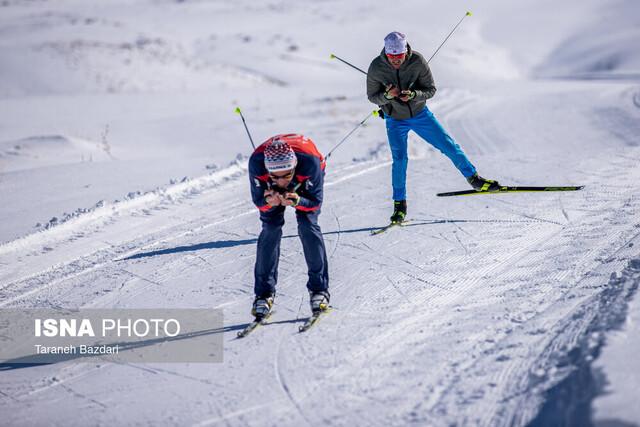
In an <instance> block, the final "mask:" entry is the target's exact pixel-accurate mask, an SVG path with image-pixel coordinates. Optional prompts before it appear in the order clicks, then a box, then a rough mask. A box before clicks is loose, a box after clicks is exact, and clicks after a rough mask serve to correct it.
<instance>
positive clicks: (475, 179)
mask: <svg viewBox="0 0 640 427" xmlns="http://www.w3.org/2000/svg"><path fill="white" fill-rule="evenodd" d="M467 182H468V183H469V184H471V186H472V187H473V189H474V190H476V191H489V192H493V191H499V190H500V187H501V186H500V184H499V183H498V181H494V180H491V179H485V178H483V177H481V176H480V175H478V174H477V173H475V174H473V175H472V176H470V177H469V178H467Z"/></svg>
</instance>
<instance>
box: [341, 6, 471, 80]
mask: <svg viewBox="0 0 640 427" xmlns="http://www.w3.org/2000/svg"><path fill="white" fill-rule="evenodd" d="M467 16H471V12H467V13H465V14H464V16H463V17H462V19H460V21H458V23H457V24H456V25H455V27H453V30H451V32H449V34H448V35H447V37H445V39H444V40H443V41H442V43H440V46H438V48H437V49H436V51H435V52H433V55H431V57H430V58H429V60H428V61H427V64H428V63H429V62H431V60H432V59H433V57H434V56H436V54H437V53H438V51H439V50H440V49H441V48H442V46H444V44H445V43H446V42H447V40H449V37H451V36H452V35H453V33H454V32H455V31H456V30H457V29H458V27H459V26H460V24H462V21H463V20H464V18H466V17H467ZM330 57H331V59H334V58H335V59H337V60H338V61H340V62H342V63H344V64H347V65H348V66H350V67H351V68H354V69H356V70H358V71H360V72H361V73H363V74H365V75H366V74H367V73H366V71H363V70H361V69H360V68H358V67H356V66H355V65H353V64H350V63H349V62H347V61H345V60H344V59H342V58H340V57H338V56H336V55H334V54H333V53H332V54H331V56H330Z"/></svg>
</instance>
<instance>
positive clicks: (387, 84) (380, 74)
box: [367, 31, 500, 223]
mask: <svg viewBox="0 0 640 427" xmlns="http://www.w3.org/2000/svg"><path fill="white" fill-rule="evenodd" d="M435 93H436V87H435V83H434V81H433V76H432V75H431V70H430V69H429V65H428V64H427V61H426V60H425V59H424V57H423V56H422V55H421V54H420V53H418V52H416V51H414V50H412V49H411V46H409V44H408V43H407V40H406V37H405V36H404V34H402V33H399V32H397V31H394V32H392V33H390V34H388V35H387V36H386V37H385V39H384V49H382V52H381V53H380V55H379V56H377V57H376V58H374V60H373V61H372V62H371V65H370V66H369V71H368V72H367V97H368V98H369V101H371V102H373V103H374V104H376V105H378V106H379V107H380V108H381V109H382V111H383V112H384V115H385V119H386V126H387V137H388V138H389V146H390V148H391V154H392V158H393V165H392V187H393V200H394V212H393V215H392V216H391V222H392V223H401V222H402V221H404V219H405V217H406V214H407V194H406V178H407V161H408V156H407V136H408V134H409V131H410V130H413V131H414V132H415V133H417V134H418V135H419V136H420V137H421V138H423V139H425V140H426V141H427V142H429V143H430V144H431V145H433V146H434V147H436V148H437V149H438V150H440V152H442V153H443V154H444V155H445V156H447V157H448V158H449V159H450V160H451V161H452V162H453V164H454V165H455V166H456V168H458V170H459V171H460V173H462V175H463V176H464V177H465V178H467V181H468V182H469V184H471V186H472V187H473V188H474V189H476V190H478V191H497V190H498V189H499V188H500V184H499V183H498V182H497V181H493V180H490V179H485V178H482V177H481V176H479V175H478V173H477V171H476V168H475V167H474V166H473V164H471V162H470V161H469V159H468V158H467V156H466V155H465V154H464V152H463V151H462V149H461V148H460V146H459V145H458V144H456V142H455V141H454V140H453V138H451V136H449V134H448V133H447V132H446V131H445V130H444V128H443V127H442V125H440V123H439V122H438V121H437V120H436V118H435V116H434V115H433V113H432V112H431V111H429V109H428V108H427V106H426V101H427V99H429V98H431V97H433V95H434V94H435Z"/></svg>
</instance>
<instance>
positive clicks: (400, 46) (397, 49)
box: [384, 31, 407, 55]
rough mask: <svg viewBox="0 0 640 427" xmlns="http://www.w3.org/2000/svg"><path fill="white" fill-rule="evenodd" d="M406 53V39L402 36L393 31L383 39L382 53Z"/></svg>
mask: <svg viewBox="0 0 640 427" xmlns="http://www.w3.org/2000/svg"><path fill="white" fill-rule="evenodd" d="M406 52H407V38H406V36H405V35H404V34H402V33H399V32H397V31H394V32H392V33H389V34H387V37H385V38H384V53H390V54H392V55H399V54H401V53H406Z"/></svg>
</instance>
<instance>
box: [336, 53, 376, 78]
mask: <svg viewBox="0 0 640 427" xmlns="http://www.w3.org/2000/svg"><path fill="white" fill-rule="evenodd" d="M330 58H331V59H334V58H335V59H337V60H338V61H340V62H342V63H343V64H347V65H348V66H349V67H351V68H354V69H356V70H358V71H360V72H361V73H362V74H364V75H366V74H367V72H366V71H364V70H361V69H360V68H358V67H356V66H355V65H353V64H350V63H348V62H347V61H345V60H344V59H342V58H340V57H339V56H336V55H334V54H333V53H332V54H331V56H330Z"/></svg>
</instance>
